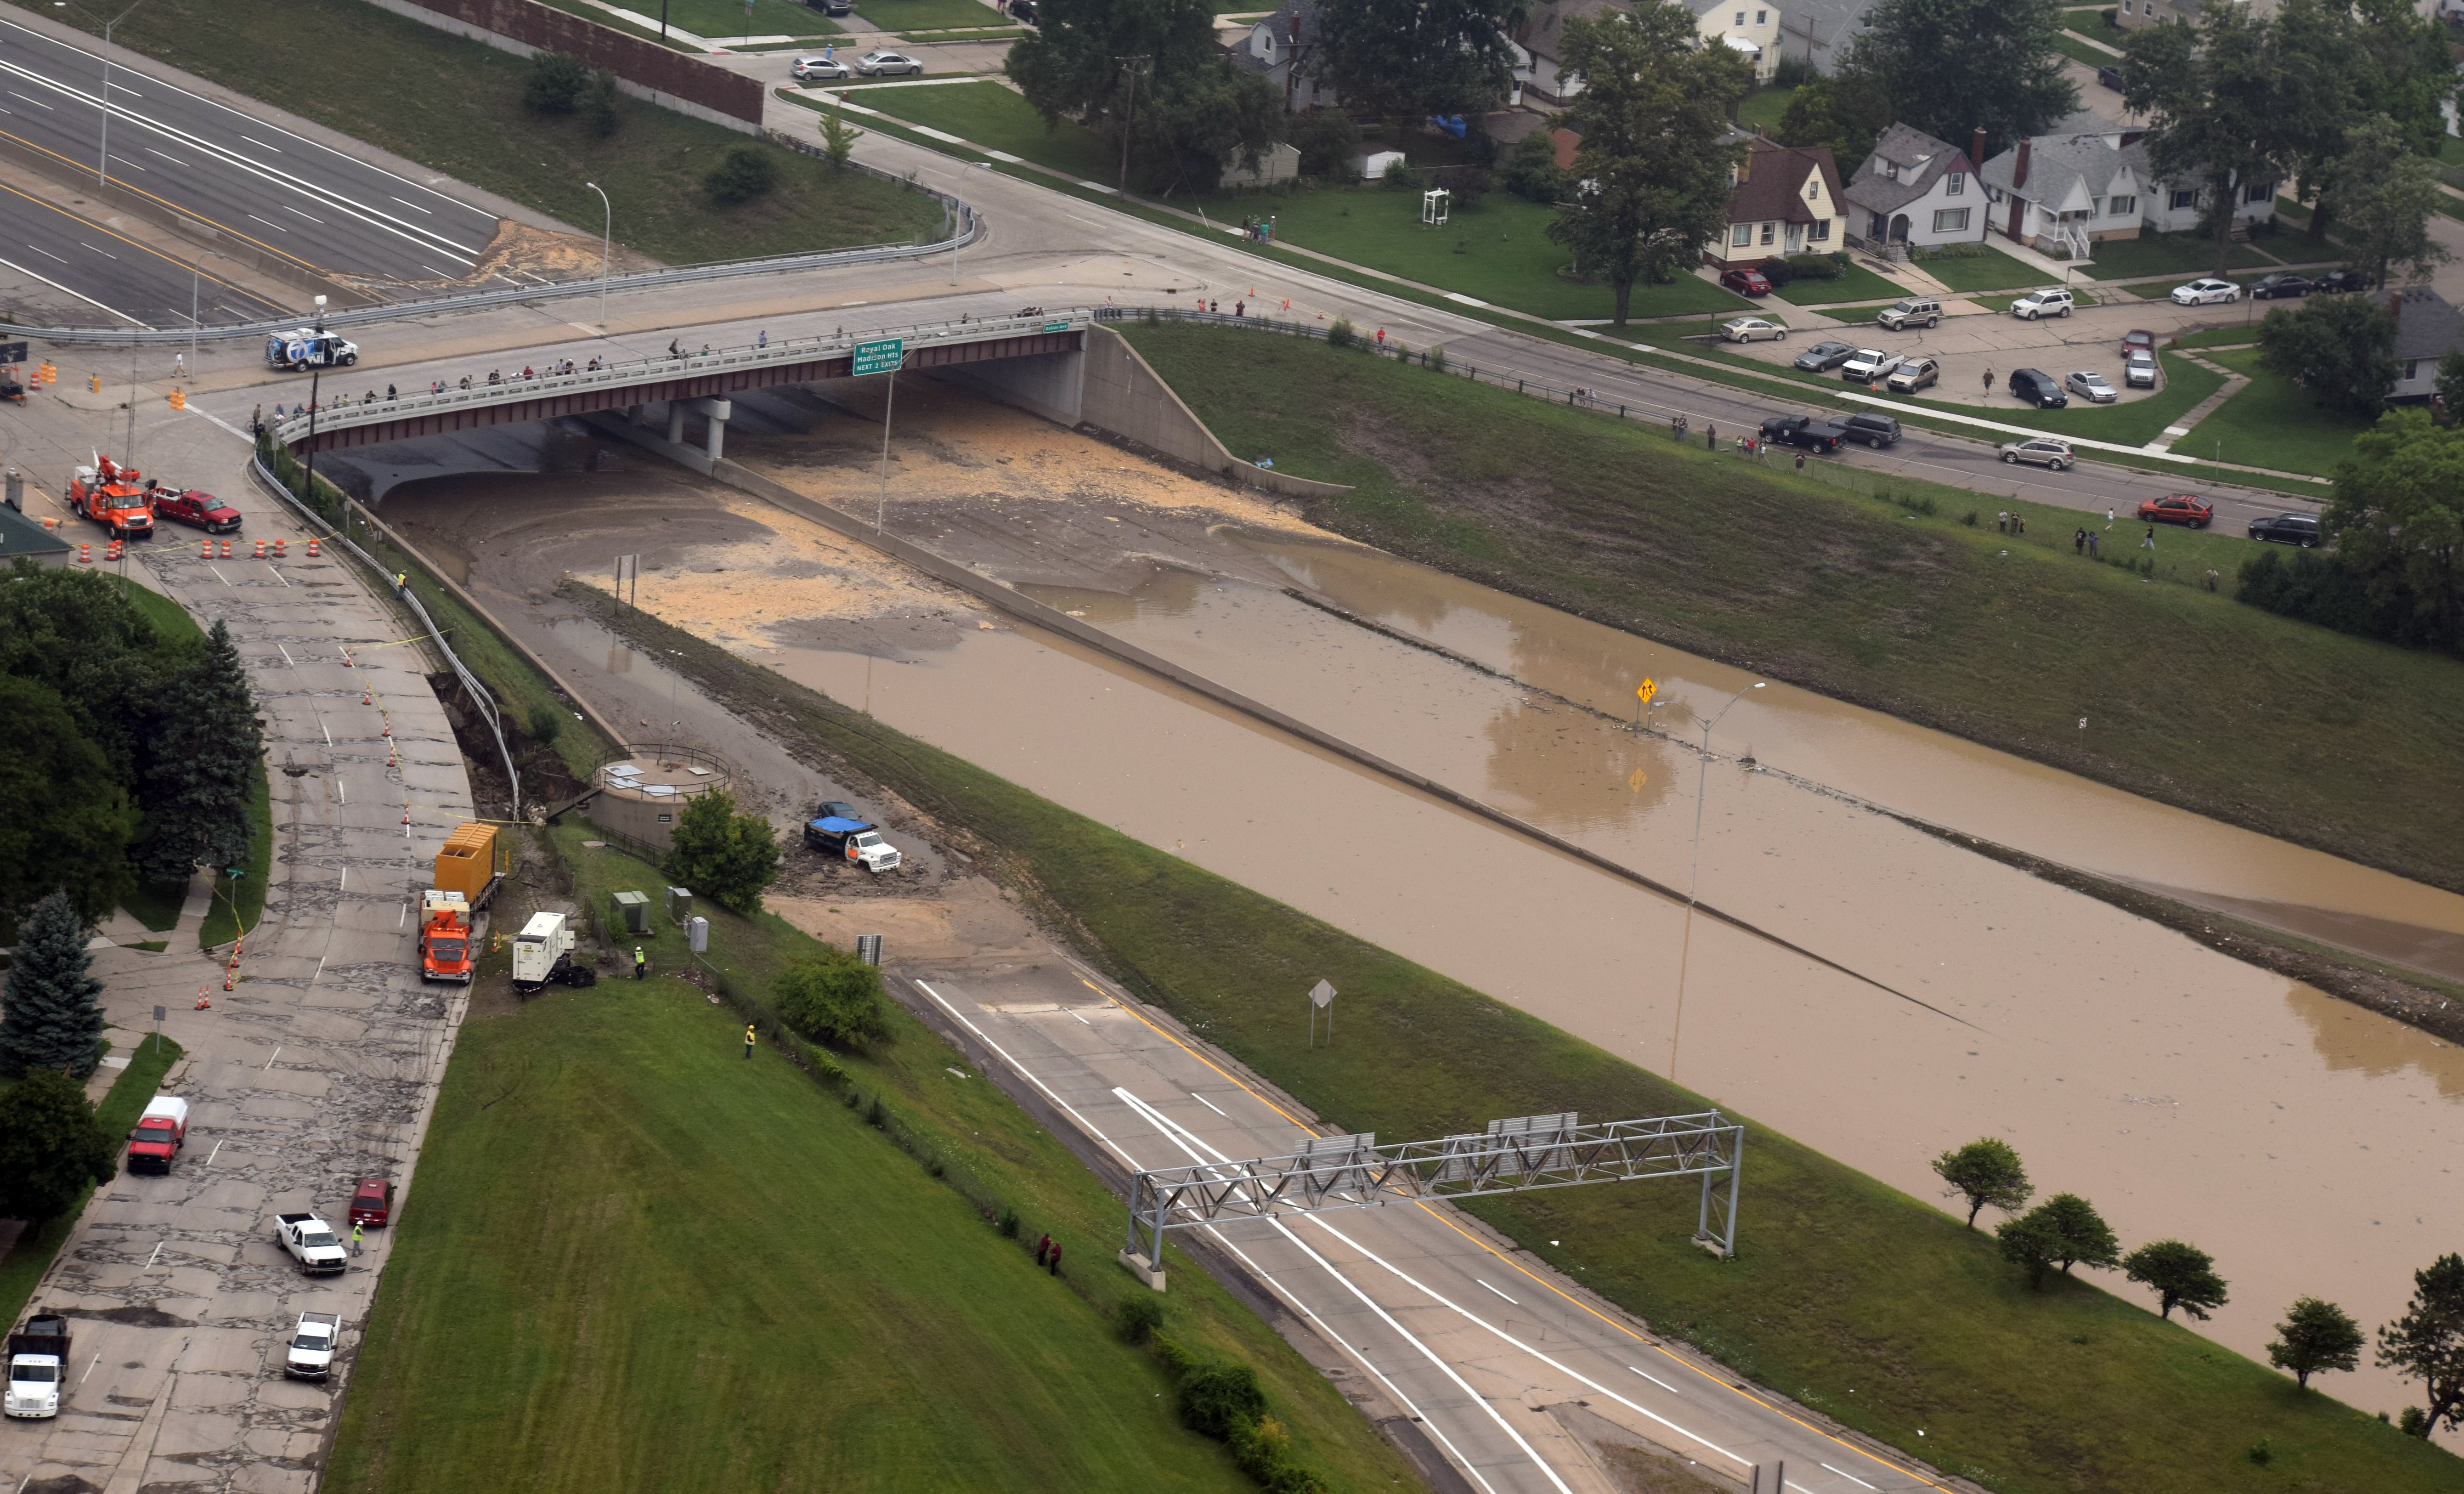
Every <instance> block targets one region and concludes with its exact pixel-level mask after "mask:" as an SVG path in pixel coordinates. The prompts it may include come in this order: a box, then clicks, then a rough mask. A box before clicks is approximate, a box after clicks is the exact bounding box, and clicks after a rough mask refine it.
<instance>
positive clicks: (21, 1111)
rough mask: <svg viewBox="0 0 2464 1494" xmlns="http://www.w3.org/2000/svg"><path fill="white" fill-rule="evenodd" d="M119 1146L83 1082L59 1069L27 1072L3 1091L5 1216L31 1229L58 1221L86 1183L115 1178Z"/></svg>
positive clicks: (0, 1142) (0, 1206)
mask: <svg viewBox="0 0 2464 1494" xmlns="http://www.w3.org/2000/svg"><path fill="white" fill-rule="evenodd" d="M117 1150H118V1149H117V1148H115V1147H114V1146H113V1145H112V1142H111V1137H110V1136H108V1135H106V1134H104V1132H103V1129H102V1127H101V1126H100V1125H99V1123H98V1122H97V1121H96V1120H95V1114H94V1107H93V1106H92V1105H90V1104H88V1103H87V1102H86V1097H85V1088H84V1086H82V1085H80V1084H78V1083H77V1081H76V1080H74V1079H68V1078H64V1077H62V1076H61V1075H60V1074H58V1073H57V1072H41V1073H33V1074H29V1075H27V1076H26V1078H25V1080H24V1081H23V1082H22V1083H20V1084H18V1085H17V1086H16V1087H15V1088H11V1090H10V1091H9V1092H8V1093H7V1094H0V1219H24V1220H25V1221H26V1223H27V1225H28V1226H29V1227H30V1228H32V1229H39V1228H41V1227H42V1226H43V1225H44V1224H45V1223H46V1222H47V1221H49V1220H51V1219H57V1218H58V1217H59V1216H61V1215H62V1214H65V1213H67V1212H68V1211H69V1208H70V1206H71V1205H73V1204H75V1203H76V1202H77V1195H78V1194H80V1193H82V1192H84V1190H85V1185H86V1184H88V1183H96V1184H101V1183H107V1182H109V1181H111V1179H112V1176H113V1175H114V1174H115V1173H117V1172H118V1170H119V1166H120V1163H119V1158H118V1156H117V1154H116V1153H117Z"/></svg>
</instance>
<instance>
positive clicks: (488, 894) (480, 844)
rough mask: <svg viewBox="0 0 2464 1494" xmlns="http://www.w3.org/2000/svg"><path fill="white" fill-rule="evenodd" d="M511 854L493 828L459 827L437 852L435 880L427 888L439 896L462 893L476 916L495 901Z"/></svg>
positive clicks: (487, 826)
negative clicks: (445, 893) (433, 889)
mask: <svg viewBox="0 0 2464 1494" xmlns="http://www.w3.org/2000/svg"><path fill="white" fill-rule="evenodd" d="M510 854H511V846H509V845H508V844H507V843H506V841H505V838H504V837H503V836H500V835H498V834H497V833H496V827H495V825H493V824H462V825H459V826H457V827H456V828H455V829H454V831H453V833H452V834H451V835H449V836H447V837H445V844H444V845H443V846H439V847H438V848H437V851H436V879H435V880H434V881H433V882H431V883H429V886H430V887H433V888H435V889H436V890H438V891H440V892H459V893H461V894H462V898H463V901H464V902H466V903H467V904H469V905H470V911H471V912H478V911H479V910H481V909H484V908H486V907H487V906H488V904H489V903H490V902H492V901H494V900H495V896H496V889H497V888H499V887H501V886H503V885H504V881H505V872H506V870H507V869H508V868H507V861H506V858H507V857H508V856H509V855H510Z"/></svg>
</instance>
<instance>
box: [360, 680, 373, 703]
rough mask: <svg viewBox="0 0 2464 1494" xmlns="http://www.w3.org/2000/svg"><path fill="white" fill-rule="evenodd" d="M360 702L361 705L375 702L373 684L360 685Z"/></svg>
mask: <svg viewBox="0 0 2464 1494" xmlns="http://www.w3.org/2000/svg"><path fill="white" fill-rule="evenodd" d="M360 704H362V705H363V706H372V705H375V704H376V699H375V687H374V686H371V685H363V686H361V687H360Z"/></svg>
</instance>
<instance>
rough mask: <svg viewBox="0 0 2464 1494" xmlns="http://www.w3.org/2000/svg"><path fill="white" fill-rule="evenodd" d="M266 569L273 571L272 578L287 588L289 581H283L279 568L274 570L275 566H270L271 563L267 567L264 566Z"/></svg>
mask: <svg viewBox="0 0 2464 1494" xmlns="http://www.w3.org/2000/svg"><path fill="white" fill-rule="evenodd" d="M266 569H267V570H269V571H274V579H275V581H279V582H282V584H283V585H284V586H285V587H286V588H287V587H288V586H290V584H291V582H287V581H283V579H282V572H280V571H279V570H275V567H273V566H271V565H269V566H267V567H266Z"/></svg>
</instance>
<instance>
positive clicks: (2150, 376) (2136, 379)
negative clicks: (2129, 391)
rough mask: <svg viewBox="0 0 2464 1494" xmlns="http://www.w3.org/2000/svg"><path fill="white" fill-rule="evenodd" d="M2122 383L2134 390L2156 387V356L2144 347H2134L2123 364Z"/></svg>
mask: <svg viewBox="0 0 2464 1494" xmlns="http://www.w3.org/2000/svg"><path fill="white" fill-rule="evenodd" d="M2122 382H2123V384H2128V385H2130V387H2132V388H2134V389H2152V388H2154V387H2156V355H2155V354H2153V353H2151V352H2149V351H2147V350H2146V349H2145V348H2144V347H2134V348H2132V349H2131V350H2130V356H2129V357H2127V358H2125V359H2123V362H2122Z"/></svg>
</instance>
